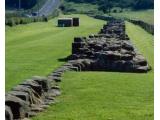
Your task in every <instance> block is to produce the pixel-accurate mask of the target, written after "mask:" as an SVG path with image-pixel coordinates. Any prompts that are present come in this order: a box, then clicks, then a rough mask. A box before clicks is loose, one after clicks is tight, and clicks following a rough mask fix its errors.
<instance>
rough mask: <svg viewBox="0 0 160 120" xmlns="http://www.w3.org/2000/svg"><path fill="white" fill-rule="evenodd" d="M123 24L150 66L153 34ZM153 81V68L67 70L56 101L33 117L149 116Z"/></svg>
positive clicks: (147, 119)
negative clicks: (143, 71)
mask: <svg viewBox="0 0 160 120" xmlns="http://www.w3.org/2000/svg"><path fill="white" fill-rule="evenodd" d="M126 25H127V33H128V35H129V36H130V38H131V39H132V42H133V43H134V44H135V46H136V47H137V48H138V50H139V52H140V53H143V55H144V56H145V57H146V58H147V59H148V61H149V63H150V65H151V66H152V68H153V64H154V63H153V61H154V60H153V58H154V57H153V55H154V54H153V53H154V51H153V36H152V35H150V34H148V33H147V32H145V31H144V30H143V29H141V28H140V27H138V26H135V25H133V24H131V23H128V22H127V23H126ZM153 83H154V82H153V71H151V72H149V73H147V74H136V73H116V72H68V73H66V74H65V75H64V76H63V82H62V83H61V88H62V95H61V96H60V97H59V98H58V101H59V102H58V103H57V104H55V105H52V106H51V107H50V108H49V109H48V110H47V111H45V112H44V113H40V114H39V116H37V117H35V118H34V119H33V120H44V119H46V118H47V120H53V119H54V120H153V116H154V113H153V102H154V100H153Z"/></svg>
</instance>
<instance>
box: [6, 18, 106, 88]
mask: <svg viewBox="0 0 160 120" xmlns="http://www.w3.org/2000/svg"><path fill="white" fill-rule="evenodd" d="M75 16H77V15H75ZM78 16H79V17H80V20H81V25H80V27H72V28H58V27H56V24H57V19H54V20H51V21H49V22H48V23H31V24H28V25H19V26H15V27H12V28H11V27H6V90H10V89H11V88H12V87H13V86H15V85H17V84H18V83H20V82H22V81H23V80H24V79H27V78H30V77H31V76H33V75H47V74H49V73H50V72H51V71H52V70H54V69H56V68H57V67H58V66H60V65H61V64H63V62H59V61H58V59H59V58H64V57H66V56H68V55H70V54H71V42H72V40H73V38H74V37H75V36H87V35H88V34H91V33H97V32H98V31H99V30H100V28H101V27H102V25H103V24H104V23H105V22H104V21H101V20H96V19H93V18H90V17H87V16H85V15H78Z"/></svg>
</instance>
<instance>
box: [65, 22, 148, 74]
mask: <svg viewBox="0 0 160 120" xmlns="http://www.w3.org/2000/svg"><path fill="white" fill-rule="evenodd" d="M68 60H74V61H76V60H80V61H83V62H86V61H87V63H88V67H87V69H85V70H88V71H121V72H147V71H149V70H150V69H151V68H150V66H149V65H148V62H147V61H146V60H145V58H144V57H143V56H142V55H141V54H139V53H138V52H137V51H136V50H135V48H134V46H133V45H132V43H131V41H130V38H129V37H128V35H126V33H125V23H124V21H121V20H112V21H110V22H108V24H107V25H104V26H103V28H102V29H101V30H100V32H99V34H97V35H90V36H89V37H88V38H86V37H76V38H75V39H74V42H73V44H72V55H71V56H70V57H69V58H68Z"/></svg>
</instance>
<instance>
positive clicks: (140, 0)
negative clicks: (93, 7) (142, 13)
mask: <svg viewBox="0 0 160 120" xmlns="http://www.w3.org/2000/svg"><path fill="white" fill-rule="evenodd" d="M66 1H68V2H75V3H92V4H97V5H98V6H99V9H100V10H103V11H104V12H107V11H109V9H110V8H113V7H120V8H122V9H123V8H132V9H134V10H141V9H153V8H154V0H66Z"/></svg>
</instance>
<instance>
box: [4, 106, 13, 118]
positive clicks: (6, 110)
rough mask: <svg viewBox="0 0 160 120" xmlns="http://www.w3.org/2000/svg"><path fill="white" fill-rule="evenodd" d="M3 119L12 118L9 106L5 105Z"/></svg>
mask: <svg viewBox="0 0 160 120" xmlns="http://www.w3.org/2000/svg"><path fill="white" fill-rule="evenodd" d="M5 120H13V114H12V111H11V108H10V107H9V106H5Z"/></svg>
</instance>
